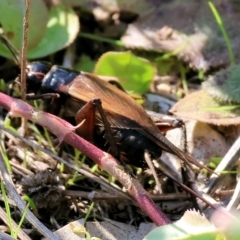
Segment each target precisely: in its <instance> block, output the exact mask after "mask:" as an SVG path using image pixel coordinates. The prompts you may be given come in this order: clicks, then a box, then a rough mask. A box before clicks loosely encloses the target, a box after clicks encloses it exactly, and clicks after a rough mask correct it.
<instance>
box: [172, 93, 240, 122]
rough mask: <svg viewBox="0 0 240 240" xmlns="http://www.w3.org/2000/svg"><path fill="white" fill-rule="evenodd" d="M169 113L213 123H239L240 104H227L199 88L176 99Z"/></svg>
mask: <svg viewBox="0 0 240 240" xmlns="http://www.w3.org/2000/svg"><path fill="white" fill-rule="evenodd" d="M170 112H171V113H173V114H175V115H177V116H179V117H184V118H189V119H195V120H198V121H200V122H206V123H210V124H215V125H231V124H234V125H236V124H240V105H235V106H231V105H230V106H227V105H226V104H224V105H223V104H221V103H219V102H218V101H217V100H216V99H214V98H212V97H211V96H210V95H209V94H208V93H207V92H206V91H204V90H200V91H197V92H194V93H191V94H189V95H188V96H187V97H185V98H183V99H181V100H180V101H178V102H177V103H176V104H175V105H174V106H173V107H172V109H171V110H170Z"/></svg>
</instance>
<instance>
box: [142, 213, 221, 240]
mask: <svg viewBox="0 0 240 240" xmlns="http://www.w3.org/2000/svg"><path fill="white" fill-rule="evenodd" d="M218 234H219V232H218V230H217V229H216V228H215V227H214V226H213V225H212V224H211V223H210V222H209V221H208V220H207V219H206V217H205V216H203V215H201V214H200V213H198V212H196V211H186V212H185V214H184V215H183V217H182V218H181V219H180V220H178V221H177V222H175V223H173V224H169V225H165V226H162V227H158V228H155V229H154V230H152V231H151V232H150V233H149V234H148V235H147V236H146V237H145V238H144V240H155V239H161V240H170V239H174V240H180V239H188V240H202V239H204V240H215V239H216V237H217V235H218Z"/></svg>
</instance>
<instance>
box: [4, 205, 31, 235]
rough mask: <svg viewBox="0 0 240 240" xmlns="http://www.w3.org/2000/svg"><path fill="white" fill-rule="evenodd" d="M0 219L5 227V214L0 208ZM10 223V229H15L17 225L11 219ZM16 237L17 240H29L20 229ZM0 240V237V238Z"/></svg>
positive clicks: (6, 221) (6, 222)
mask: <svg viewBox="0 0 240 240" xmlns="http://www.w3.org/2000/svg"><path fill="white" fill-rule="evenodd" d="M0 218H1V220H2V221H3V222H4V223H5V224H6V225H8V220H7V214H6V212H5V211H4V210H3V209H2V208H1V207H0ZM11 221H12V227H13V228H14V229H17V227H18V225H17V223H16V222H15V221H14V220H13V219H12V220H11ZM17 236H18V238H19V239H22V240H31V238H30V237H28V235H27V234H26V233H25V232H24V231H23V230H22V229H21V228H20V229H19V231H18V235H17ZM0 239H2V238H1V236H0Z"/></svg>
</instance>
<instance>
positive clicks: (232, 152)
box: [204, 136, 240, 193]
mask: <svg viewBox="0 0 240 240" xmlns="http://www.w3.org/2000/svg"><path fill="white" fill-rule="evenodd" d="M239 156H240V136H239V137H238V139H237V140H236V141H235V143H234V144H233V145H232V147H231V148H230V149H229V150H228V152H227V154H226V155H225V156H224V158H223V159H222V161H221V162H220V164H219V165H218V166H217V168H216V170H215V172H217V173H221V172H222V171H224V170H226V169H231V168H232V167H233V166H234V165H235V164H236V162H237V161H238V159H239ZM223 178H224V175H220V176H216V175H212V176H211V177H210V179H209V181H208V184H207V186H206V188H205V189H204V192H206V193H211V192H214V190H215V186H217V183H218V182H219V181H220V180H222V179H223Z"/></svg>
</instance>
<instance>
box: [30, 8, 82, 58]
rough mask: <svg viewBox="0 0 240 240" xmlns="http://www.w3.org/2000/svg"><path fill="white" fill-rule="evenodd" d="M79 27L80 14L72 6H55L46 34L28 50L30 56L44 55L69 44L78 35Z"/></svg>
mask: <svg viewBox="0 0 240 240" xmlns="http://www.w3.org/2000/svg"><path fill="white" fill-rule="evenodd" d="M79 28H80V25H79V20H78V16H77V15H76V14H75V12H74V11H73V10H72V9H71V8H69V7H67V6H64V5H62V4H59V5H55V6H53V7H52V8H51V10H50V18H49V22H48V24H47V30H46V32H45V36H44V37H43V39H42V40H41V42H40V43H39V44H38V46H37V47H36V48H34V49H31V50H30V51H29V52H28V58H39V57H44V56H47V55H49V54H51V53H53V52H56V51H58V50H60V49H62V48H64V47H66V46H68V45H69V44H71V43H72V42H73V41H74V39H75V38H76V37H77V34H78V32H79Z"/></svg>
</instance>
